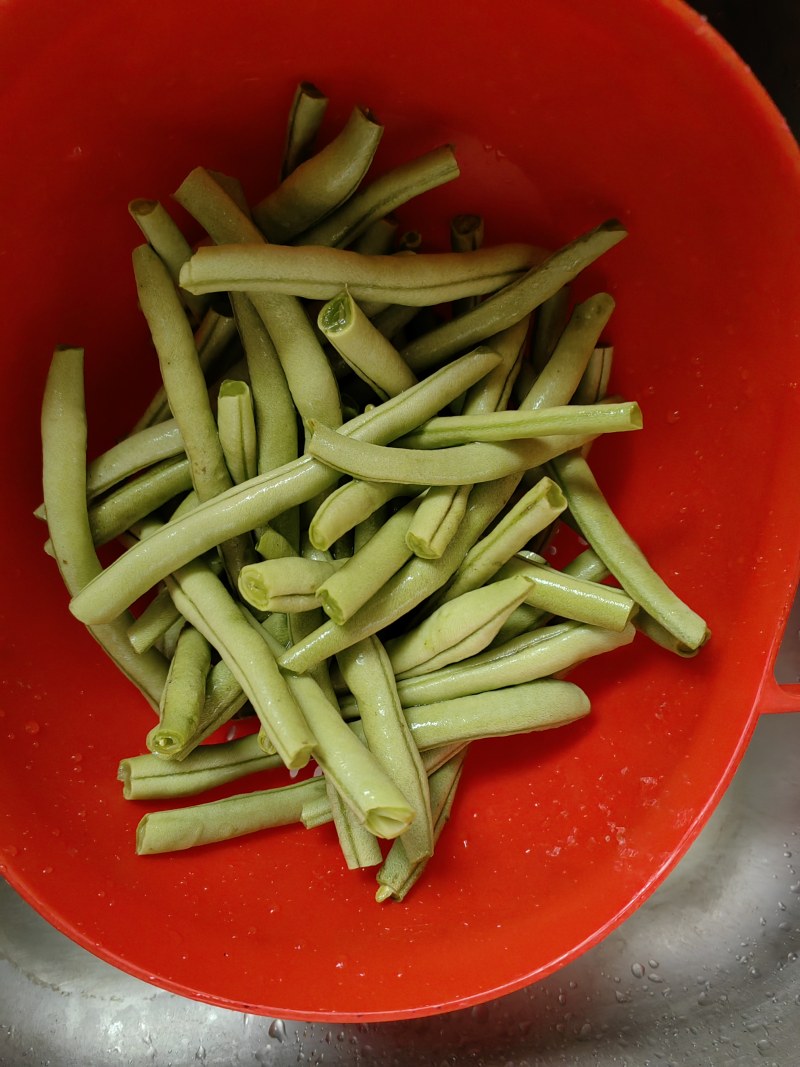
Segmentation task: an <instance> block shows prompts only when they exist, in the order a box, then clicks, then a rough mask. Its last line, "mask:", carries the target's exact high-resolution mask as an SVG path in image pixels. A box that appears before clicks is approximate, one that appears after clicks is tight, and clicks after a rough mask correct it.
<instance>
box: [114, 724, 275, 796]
mask: <svg viewBox="0 0 800 1067" xmlns="http://www.w3.org/2000/svg"><path fill="white" fill-rule="evenodd" d="M279 767H283V763H282V761H281V758H280V756H267V755H265V753H264V750H263V749H262V748H261V745H260V744H259V743H258V734H248V735H247V736H246V737H240V738H238V739H237V740H235V741H225V742H222V743H220V744H216V745H202V746H201V747H200V748H196V749H195V750H194V751H193V752H192V753H190V754H189V755H188V756H187V757H186V758H185V759H184V760H182V761H180V762H177V761H175V760H165V759H164V758H163V757H160V756H154V755H153V754H152V753H150V752H148V753H146V754H145V755H142V756H131V757H130V758H128V759H124V760H122V761H121V762H120V765H119V771H118V773H117V777H118V779H119V780H120V781H121V782H122V795H123V796H124V797H125V799H126V800H165V799H167V798H168V797H189V796H196V795H197V794H198V793H204V792H205V791H206V790H208V789H215V788H216V787H217V786H220V785H227V783H228V782H234V781H236V780H237V779H238V778H243V777H244V776H245V775H248V774H255V773H256V772H258V771H267V770H276V769H277V768H279Z"/></svg>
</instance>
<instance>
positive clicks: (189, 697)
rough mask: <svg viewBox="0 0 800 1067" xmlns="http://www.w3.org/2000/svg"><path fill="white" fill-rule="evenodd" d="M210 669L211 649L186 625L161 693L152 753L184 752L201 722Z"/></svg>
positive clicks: (151, 740)
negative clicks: (182, 750)
mask: <svg viewBox="0 0 800 1067" xmlns="http://www.w3.org/2000/svg"><path fill="white" fill-rule="evenodd" d="M210 670H211V648H210V646H209V643H208V641H207V640H206V639H205V637H203V635H202V634H200V633H198V631H197V630H195V629H194V627H193V626H184V627H183V629H182V630H181V632H180V636H179V637H178V643H177V645H176V646H175V654H174V655H173V657H172V660H171V662H170V665H169V673H168V674H167V681H166V684H165V685H164V692H163V693H162V694H161V705H160V709H159V710H160V712H161V715H160V720H159V723H158V725H157V726H154V727H153V729H152V730H151V731H150V733H149V734H148V735H147V747H148V748H149V749H150V751H151V752H158V753H161V754H162V755H165V756H169V755H171V754H172V752H173V751H177V750H179V749H182V748H183V747H184V745H185V744H186V742H187V740H188V739H189V738H190V737H191V736H192V735H193V734H194V732H195V730H196V729H197V726H198V724H199V722H200V716H201V714H202V711H203V705H204V703H205V698H206V679H207V677H208V672H209V671H210Z"/></svg>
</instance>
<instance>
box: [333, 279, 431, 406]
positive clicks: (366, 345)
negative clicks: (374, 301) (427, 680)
mask: <svg viewBox="0 0 800 1067" xmlns="http://www.w3.org/2000/svg"><path fill="white" fill-rule="evenodd" d="M317 325H318V326H319V328H320V330H322V332H323V334H324V335H325V337H326V338H327V339H328V340H329V341H330V342H331V344H332V345H333V347H334V348H335V349H336V351H337V352H338V353H339V355H340V356H341V357H342V359H343V360H344V361H345V363H347V365H348V366H349V367H351V368H352V369H353V370H354V371H355V372H356V374H357V375H358V376H359V378H362V379H363V380H364V381H365V382H366V383H367V385H369V386H370V388H371V389H374V391H375V392H376V393H377V394H378V396H379V397H380V398H381V400H385V399H386V398H387V397H390V396H397V394H398V393H401V392H402V391H403V390H404V389H408V388H409V387H410V386H412V385H415V384H416V381H417V379H416V377H415V375H414V374H413V373H412V372H411V371H410V370H409V369H408V367H407V366H406V364H405V362H404V360H403V359H402V357H401V356H400V354H399V352H398V351H397V349H396V348H395V347H394V346H393V345H392V344H391V342H390V341H388V340H387V339H386V338H385V337H384V336H383V334H382V333H381V332H380V331H379V330H378V329H376V327H375V326H373V325H372V323H371V322H370V321H369V319H368V318H367V316H366V315H365V314H364V312H363V311H362V310H361V308H359V306H358V304H356V303H355V301H354V300H353V298H352V296H351V294H350V292H349V291H348V290H347V289H344V290H343V291H342V292H341V293H338V294H337V295H336V296H335V297H333V299H332V300H329V301H328V303H327V304H325V305H324V306H323V308H322V310H321V311H320V313H319V315H318V317H317Z"/></svg>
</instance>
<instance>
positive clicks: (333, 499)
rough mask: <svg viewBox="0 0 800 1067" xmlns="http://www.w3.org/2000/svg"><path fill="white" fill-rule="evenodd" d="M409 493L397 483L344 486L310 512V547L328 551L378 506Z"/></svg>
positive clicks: (409, 489) (407, 487)
mask: <svg viewBox="0 0 800 1067" xmlns="http://www.w3.org/2000/svg"><path fill="white" fill-rule="evenodd" d="M412 492H413V490H412V489H411V488H410V487H409V486H407V485H402V484H399V483H397V482H363V481H359V480H357V479H356V480H353V481H349V482H345V483H344V485H340V486H339V488H338V489H334V490H333V492H332V493H330V494H329V495H328V496H326V497H325V499H324V500H323V501H322V503H321V504H320V505H319V507H318V508H317V510H316V511H315V512H314V515H313V517H312V519H311V522H310V524H309V527H308V533H309V537H310V538H311V543H312V544H313V545H315V546H316V547H317V548H330V546H331V545H332V544H333V543H334V541H336V540H338V538H340V537H342V536H343V535H344V534H346V533H347V532H348V531H349V530H352V529H353V528H354V527H356V526H357V525H358V524H359V523H361V522H363V521H364V520H365V519H367V518H368V517H369V516H370V515H372V514H373V512H375V511H377V510H378V508H380V507H382V505H384V504H387V503H388V502H389V501H390V500H393V499H394V498H395V497H398V496H403V495H409V494H410V493H412Z"/></svg>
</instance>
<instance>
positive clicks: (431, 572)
mask: <svg viewBox="0 0 800 1067" xmlns="http://www.w3.org/2000/svg"><path fill="white" fill-rule="evenodd" d="M518 481H519V478H518V476H516V475H511V476H510V477H508V478H503V479H500V480H499V481H495V482H487V483H485V484H483V485H479V486H476V487H475V489H473V491H472V493H471V494H470V502H469V505H468V507H467V513H466V515H465V516H464V521H463V523H462V524H461V527H460V528H459V530H458V533H457V534H456V536H455V537H454V538H453V539H452V540H451V542H450V544H449V545H448V546H447V548H446V549H445V551H444V552H443V553H442V555H441V556H440V557H439V559H432V560H431V559H419V558H418V557H416V556H415V557H414V558H413V559H411V560H409V562H408V563H407V564H406V565H405V566H404V567H401V569H400V570H399V571H398V572H397V573H396V574H395V575H394V576H393V577H392V578H390V579H389V581H388V582H387V583H386V584H385V585H384V587H383V589H381V590H380V591H379V592H377V593H376V594H375V595H374V596H373V597H371V598H370V600H369V601H368V602H367V603H366V604H365V605H364V607H363V608H360V609H359V610H358V611H357V612H356V613H355V615H353V616H352V617H351V618H350V619H348V620H347V621H346V622H345V623H344V624H343V625H341V626H340V625H338V624H337V623H334V622H333V621H330V622H327V623H325V624H324V625H323V626H320V627H319V628H318V629H317V630H315V631H314V632H313V633H311V634H309V635H308V637H306V638H305V639H304V640H303V641H301V642H299V643H298V644H296V645H294V646H293V647H292V648H290V649H288V650H287V651H286V652H284V654H283V655H282V657H281V664H282V665H283V666H284V667H286V668H288V669H289V670H291V671H296V672H298V673H302V672H304V671H307V670H310V669H311V668H312V667H314V666H315V665H316V664H317V663H320V662H321V661H322V660H324V659H327V658H328V657H329V656H333V655H336V653H337V652H341V651H342V650H343V649H345V648H349V647H350V646H351V645H354V644H355V643H356V642H357V641H360V640H361V639H362V638H365V637H370V636H371V635H372V634H374V633H377V632H378V631H379V630H382V629H383V628H384V627H385V626H388V625H389V623H391V622H394V621H395V620H396V619H399V618H400V617H401V616H402V615H405V614H406V612H408V611H411V610H412V609H413V608H415V607H416V606H417V605H418V604H420V603H421V602H422V601H423V600H425V599H426V598H427V597H428V596H430V595H431V593H433V592H435V591H436V590H437V589H439V588H440V586H442V585H444V583H445V582H446V581H447V579H448V578H449V577H450V576H451V575H452V573H453V572H454V571H455V569H456V568H457V567H458V565H459V563H460V562H461V560H462V559H463V557H464V554H465V553H466V551H467V550H468V549H469V548H470V547H471V546H472V545H473V544H474V542H475V541H476V540H477V539H478V537H480V535H481V533H482V532H483V530H484V529H485V528H486V526H488V524H489V523H490V522H491V521H492V520H493V519H494V518H495V516H496V515H497V514H498V512H499V511H500V510H501V509H502V508H503V506H504V505H505V504H506V503H507V501H508V498H509V497H510V495H511V494H512V493H513V491H514V488H515V486H516V485H517V483H518ZM367 547H368V546H367Z"/></svg>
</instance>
